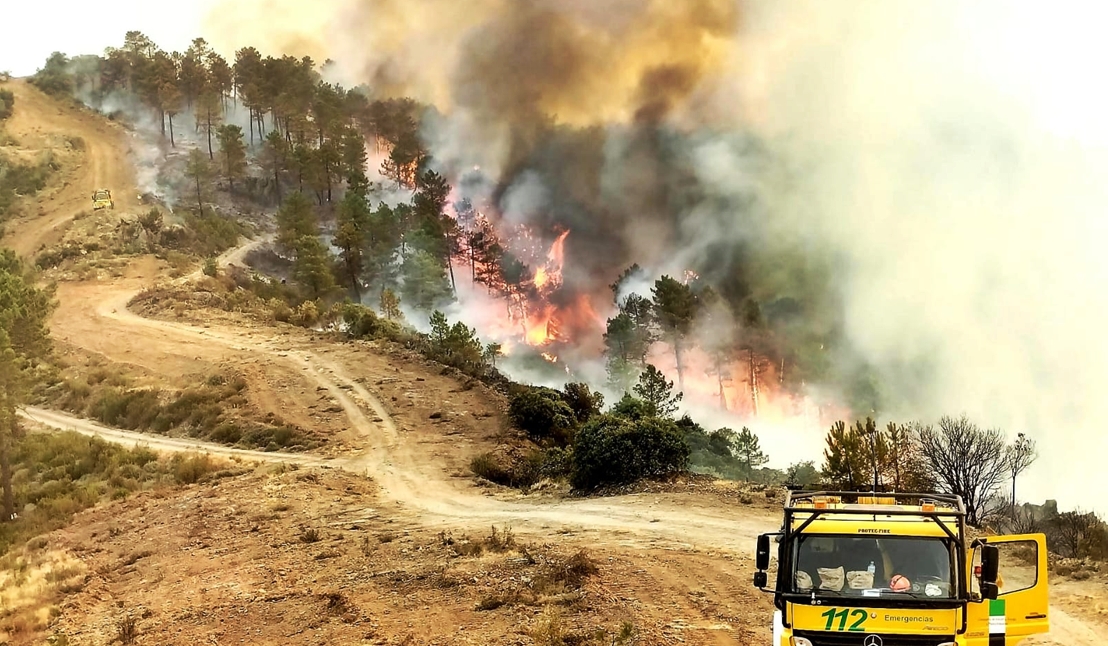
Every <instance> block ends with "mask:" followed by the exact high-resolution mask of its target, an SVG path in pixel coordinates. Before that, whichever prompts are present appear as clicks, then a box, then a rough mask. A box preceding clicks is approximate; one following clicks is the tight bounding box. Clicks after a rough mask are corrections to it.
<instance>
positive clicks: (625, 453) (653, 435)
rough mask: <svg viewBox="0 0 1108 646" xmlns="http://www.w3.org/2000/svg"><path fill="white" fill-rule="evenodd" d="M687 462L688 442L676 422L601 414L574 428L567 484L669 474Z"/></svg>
mask: <svg viewBox="0 0 1108 646" xmlns="http://www.w3.org/2000/svg"><path fill="white" fill-rule="evenodd" d="M688 465H689V445H688V444H687V443H686V442H685V438H684V437H683V435H682V433H681V431H680V429H678V428H677V425H676V424H675V423H674V422H672V421H670V420H667V419H662V418H658V417H645V418H642V419H637V420H632V419H629V418H627V417H621V416H618V415H601V416H599V417H595V418H593V419H592V420H590V421H589V422H588V423H586V424H585V425H584V426H582V427H581V428H580V429H579V430H578V431H577V436H576V440H575V442H574V446H573V474H572V476H571V478H570V483H571V484H572V485H573V487H574V488H575V489H578V490H581V491H589V490H593V489H596V488H599V487H603V486H608V485H622V484H630V483H633V482H636V481H638V480H641V479H643V478H656V477H662V476H667V475H670V474H673V473H678V472H682V471H685V470H686V469H688Z"/></svg>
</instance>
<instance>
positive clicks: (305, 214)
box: [277, 191, 317, 252]
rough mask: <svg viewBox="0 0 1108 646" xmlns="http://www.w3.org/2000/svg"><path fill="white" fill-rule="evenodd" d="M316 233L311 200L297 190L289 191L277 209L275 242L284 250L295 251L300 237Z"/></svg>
mask: <svg viewBox="0 0 1108 646" xmlns="http://www.w3.org/2000/svg"><path fill="white" fill-rule="evenodd" d="M316 233H317V227H316V224H315V218H314V216H313V215H312V204H311V202H309V201H308V198H306V197H304V194H303V193H301V192H299V191H294V192H292V193H290V194H289V196H288V198H287V199H286V200H285V203H284V204H283V205H281V208H280V209H278V211H277V244H278V245H279V246H281V247H282V248H284V249H285V250H286V251H290V252H295V251H296V249H297V243H298V241H299V240H300V239H301V238H303V237H305V236H313V235H316Z"/></svg>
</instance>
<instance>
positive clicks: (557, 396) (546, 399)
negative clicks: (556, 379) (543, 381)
mask: <svg viewBox="0 0 1108 646" xmlns="http://www.w3.org/2000/svg"><path fill="white" fill-rule="evenodd" d="M508 416H509V418H510V419H511V420H512V424H514V425H515V426H516V428H518V429H519V430H521V431H523V432H524V433H527V435H528V436H529V437H530V438H531V439H533V440H536V441H539V442H541V441H546V440H552V441H554V442H555V443H558V444H562V445H564V444H566V443H568V442H569V441H570V440H571V439H572V438H573V431H574V427H575V426H576V420H577V417H576V415H575V414H574V412H573V409H572V408H570V406H569V404H567V403H566V402H565V401H564V400H563V399H562V396H561V393H559V392H558V391H556V390H551V389H549V388H537V387H524V388H522V389H520V390H519V391H518V392H516V393H515V394H514V395H512V397H511V399H510V401H509V403H508Z"/></svg>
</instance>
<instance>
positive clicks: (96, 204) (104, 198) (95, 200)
mask: <svg viewBox="0 0 1108 646" xmlns="http://www.w3.org/2000/svg"><path fill="white" fill-rule="evenodd" d="M114 208H115V200H113V199H112V192H111V191H109V190H108V189H106V188H102V189H100V190H98V191H96V192H95V193H93V194H92V210H93V211H99V210H100V209H114Z"/></svg>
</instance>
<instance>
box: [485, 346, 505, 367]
mask: <svg viewBox="0 0 1108 646" xmlns="http://www.w3.org/2000/svg"><path fill="white" fill-rule="evenodd" d="M503 351H504V346H503V345H501V344H499V343H490V344H488V345H486V346H485V353H484V358H485V361H486V362H488V364H489V365H490V366H492V368H493V370H495V369H496V362H497V361H498V360H499V359H500V355H501V353H503Z"/></svg>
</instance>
